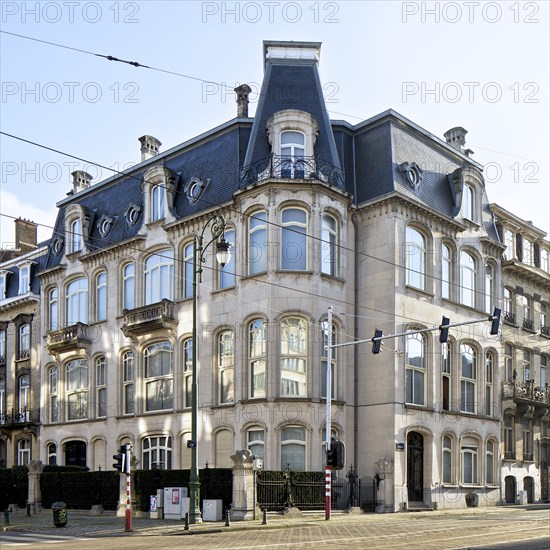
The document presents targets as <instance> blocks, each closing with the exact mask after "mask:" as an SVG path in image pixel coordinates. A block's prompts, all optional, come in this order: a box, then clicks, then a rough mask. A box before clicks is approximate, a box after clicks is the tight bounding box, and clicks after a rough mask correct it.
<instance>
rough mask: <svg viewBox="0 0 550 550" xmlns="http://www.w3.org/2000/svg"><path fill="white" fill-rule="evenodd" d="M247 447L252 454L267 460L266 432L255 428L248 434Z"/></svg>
mask: <svg viewBox="0 0 550 550" xmlns="http://www.w3.org/2000/svg"><path fill="white" fill-rule="evenodd" d="M246 446H247V448H248V449H250V452H251V453H252V454H253V455H255V456H256V457H258V458H261V459H262V460H264V459H265V431H264V429H263V428H260V427H258V426H255V427H253V428H250V429H249V430H248V431H247V432H246Z"/></svg>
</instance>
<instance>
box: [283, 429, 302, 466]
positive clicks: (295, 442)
mask: <svg viewBox="0 0 550 550" xmlns="http://www.w3.org/2000/svg"><path fill="white" fill-rule="evenodd" d="M291 429H294V430H301V431H302V433H303V435H304V438H303V439H293V438H290V437H289V438H288V439H283V437H284V435H285V432H286V431H287V430H291ZM307 443H308V442H307V431H306V429H305V428H304V427H303V426H300V425H288V426H284V427H283V428H281V446H280V455H279V460H280V464H281V468H280V469H281V470H284V469H286V467H287V464H289V462H286V463H285V462H284V461H283V450H284V448H285V447H290V446H300V447H303V468H301V467H297V466H296V465H293V464H290V467H291V468H292V469H293V470H294V471H295V472H303V471H307V467H308V464H307V456H308V455H307V453H308V445H307ZM300 458H301V457H300ZM300 466H302V464H300Z"/></svg>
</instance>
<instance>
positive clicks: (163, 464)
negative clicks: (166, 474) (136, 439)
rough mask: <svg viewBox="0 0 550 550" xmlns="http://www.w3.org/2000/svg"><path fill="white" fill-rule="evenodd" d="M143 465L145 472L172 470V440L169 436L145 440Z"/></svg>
mask: <svg viewBox="0 0 550 550" xmlns="http://www.w3.org/2000/svg"><path fill="white" fill-rule="evenodd" d="M141 464H142V468H143V469H144V470H171V469H172V438H171V437H168V436H159V437H146V438H144V439H143V453H142V461H141Z"/></svg>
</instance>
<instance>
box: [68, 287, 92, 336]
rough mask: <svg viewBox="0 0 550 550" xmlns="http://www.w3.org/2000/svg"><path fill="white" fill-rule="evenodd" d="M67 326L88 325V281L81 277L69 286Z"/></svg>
mask: <svg viewBox="0 0 550 550" xmlns="http://www.w3.org/2000/svg"><path fill="white" fill-rule="evenodd" d="M65 306H66V319H67V326H71V325H75V324H76V323H84V324H87V323H88V279H86V277H81V278H80V279H76V280H75V281H72V282H71V283H69V285H67V296H66V304H65Z"/></svg>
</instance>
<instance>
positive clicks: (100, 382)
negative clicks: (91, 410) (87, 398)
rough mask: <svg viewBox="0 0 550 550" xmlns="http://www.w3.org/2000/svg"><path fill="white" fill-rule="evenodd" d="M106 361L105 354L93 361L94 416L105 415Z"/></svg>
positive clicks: (100, 416)
mask: <svg viewBox="0 0 550 550" xmlns="http://www.w3.org/2000/svg"><path fill="white" fill-rule="evenodd" d="M106 366H107V361H106V359H105V355H101V356H100V357H98V358H97V359H96V361H95V387H96V417H97V418H103V417H105V416H107V379H106V376H107V373H106Z"/></svg>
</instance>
